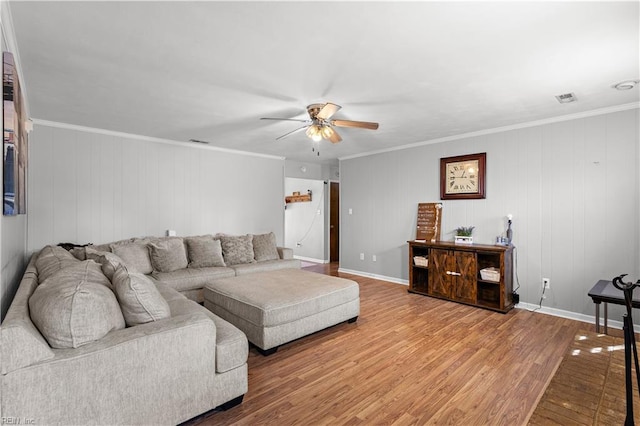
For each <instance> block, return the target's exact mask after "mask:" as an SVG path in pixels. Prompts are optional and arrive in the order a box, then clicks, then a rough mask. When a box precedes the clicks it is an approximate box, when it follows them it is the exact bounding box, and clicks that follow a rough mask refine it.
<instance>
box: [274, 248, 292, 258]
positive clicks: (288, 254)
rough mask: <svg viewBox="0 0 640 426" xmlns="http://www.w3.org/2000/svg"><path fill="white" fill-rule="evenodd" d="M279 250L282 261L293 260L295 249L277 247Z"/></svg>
mask: <svg viewBox="0 0 640 426" xmlns="http://www.w3.org/2000/svg"><path fill="white" fill-rule="evenodd" d="M276 248H277V249H278V255H279V256H280V259H293V249H290V248H286V247H276Z"/></svg>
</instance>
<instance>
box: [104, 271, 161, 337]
mask: <svg viewBox="0 0 640 426" xmlns="http://www.w3.org/2000/svg"><path fill="white" fill-rule="evenodd" d="M113 286H114V288H115V291H116V295H117V296H118V301H119V302H120V308H121V309H122V314H123V315H124V320H125V322H126V323H127V325H128V326H133V325H138V324H145V323H148V322H151V321H158V320H161V319H164V318H169V317H170V316H171V310H170V309H169V304H168V303H167V301H166V300H165V299H164V298H163V297H162V295H161V294H160V292H159V291H158V289H157V288H156V285H155V284H154V283H153V281H151V280H150V279H149V278H148V277H146V276H145V275H143V274H139V273H135V272H131V273H130V272H129V271H127V268H125V267H124V266H123V265H120V266H118V267H117V268H116V270H115V272H114V274H113Z"/></svg>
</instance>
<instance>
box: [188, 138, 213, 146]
mask: <svg viewBox="0 0 640 426" xmlns="http://www.w3.org/2000/svg"><path fill="white" fill-rule="evenodd" d="M189 142H193V143H201V144H203V145H209V142H207V141H201V140H199V139H189Z"/></svg>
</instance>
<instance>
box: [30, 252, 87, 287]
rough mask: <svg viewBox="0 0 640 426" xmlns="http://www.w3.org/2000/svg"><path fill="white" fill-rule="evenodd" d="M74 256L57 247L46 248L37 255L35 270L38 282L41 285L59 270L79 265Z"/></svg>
mask: <svg viewBox="0 0 640 426" xmlns="http://www.w3.org/2000/svg"><path fill="white" fill-rule="evenodd" d="M79 262H80V260H78V259H76V257H75V256H74V255H72V254H71V253H69V252H68V251H67V250H65V249H63V248H62V247H58V246H46V247H45V248H43V249H42V250H40V253H39V254H38V258H37V259H36V269H37V270H38V282H40V283H42V282H44V281H45V280H46V279H47V278H49V277H50V276H52V275H53V274H55V273H56V272H58V271H59V270H61V269H63V268H65V267H67V266H72V265H75V264H77V263H79Z"/></svg>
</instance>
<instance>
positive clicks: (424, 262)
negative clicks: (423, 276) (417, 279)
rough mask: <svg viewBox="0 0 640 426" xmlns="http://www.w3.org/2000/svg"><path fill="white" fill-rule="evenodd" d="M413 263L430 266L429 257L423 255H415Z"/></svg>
mask: <svg viewBox="0 0 640 426" xmlns="http://www.w3.org/2000/svg"><path fill="white" fill-rule="evenodd" d="M413 263H414V265H416V266H424V267H427V266H429V259H427V258H426V257H423V256H413Z"/></svg>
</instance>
